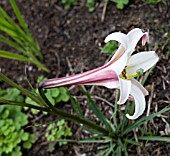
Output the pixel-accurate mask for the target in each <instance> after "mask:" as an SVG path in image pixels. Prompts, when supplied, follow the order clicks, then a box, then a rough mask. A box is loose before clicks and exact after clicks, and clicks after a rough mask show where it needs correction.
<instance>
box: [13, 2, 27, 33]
mask: <svg viewBox="0 0 170 156" xmlns="http://www.w3.org/2000/svg"><path fill="white" fill-rule="evenodd" d="M10 3H11V6H12V8H13V10H14V12H15V15H16V17H17V19H18V21H19V23H20V25H21V26H22V28H23V29H24V30H25V32H26V33H27V35H29V34H30V32H29V30H28V27H27V24H26V22H25V20H24V18H23V17H22V15H21V12H20V11H19V8H18V7H17V5H16V3H15V1H14V0H10Z"/></svg>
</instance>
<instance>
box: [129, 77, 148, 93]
mask: <svg viewBox="0 0 170 156" xmlns="http://www.w3.org/2000/svg"><path fill="white" fill-rule="evenodd" d="M131 82H132V83H133V84H134V85H135V86H137V87H138V88H139V89H140V90H141V91H142V93H143V94H144V95H145V96H146V95H148V94H149V93H148V91H147V90H146V89H145V88H144V87H143V86H142V85H141V84H140V83H139V82H138V81H137V80H136V79H131Z"/></svg>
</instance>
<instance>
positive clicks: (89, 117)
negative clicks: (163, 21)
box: [1, 2, 169, 155]
mask: <svg viewBox="0 0 170 156" xmlns="http://www.w3.org/2000/svg"><path fill="white" fill-rule="evenodd" d="M21 4H22V3H21ZM28 4H30V3H29V2H26V5H28ZM36 4H39V3H38V2H37V3H33V5H34V6H36ZM47 4H49V3H46V5H45V4H44V7H45V8H46V7H47V8H48V7H49V8H50V10H51V5H50V6H48V5H47ZM3 5H5V3H4V4H3ZM54 5H55V4H54ZM161 5H162V4H161ZM161 5H159V6H161ZM23 6H24V5H23ZM55 6H56V8H57V7H58V5H55ZM146 6H147V5H146ZM132 7H133V5H132ZM149 7H152V6H149ZM41 8H42V7H41ZM45 8H44V9H45ZM80 8H81V9H82V6H81V7H80ZM60 9H61V8H59V10H60ZM81 9H80V10H81ZM36 10H37V8H36ZM99 10H100V11H101V9H99ZM60 11H61V10H60ZM63 11H64V10H63ZM125 11H126V10H125ZM40 12H41V11H40ZM67 13H68V12H67ZM73 13H74V9H73V11H72V10H71V11H70V13H69V14H68V17H67V18H66V21H67V20H68V19H72V18H71V17H72V16H71V15H72V14H73ZM82 13H83V14H84V10H82ZM122 13H124V12H121V14H122ZM54 14H55V12H53V13H52V12H51V15H54ZM76 14H77V13H76ZM80 14H81V11H80ZM78 15H79V14H78ZM165 15H166V14H165ZM91 16H92V17H94V16H93V15H91V14H89V16H88V15H85V19H87V17H91ZM95 16H96V15H95ZM46 17H48V18H49V16H44V18H46ZM55 17H56V16H55ZM80 17H81V16H80ZM107 17H108V14H107V12H106V15H105V20H106V21H107ZM109 17H113V15H112V16H109ZM50 18H51V19H53V16H50ZM77 18H78V19H79V17H76V19H77ZM95 18H96V17H94V19H95ZM165 18H166V16H165ZM26 19H27V18H26ZM73 19H74V18H73ZM78 19H77V20H78ZM97 19H101V17H100V16H98V17H97ZM27 20H28V19H27ZM64 21H65V20H64ZM66 21H65V22H64V23H60V24H61V28H62V31H61V32H63V34H62V33H61V32H59V31H57V33H59V34H60V35H61V36H63V38H61V40H60V41H65V42H63V43H62V42H59V44H58V43H57V44H56V43H55V44H51V43H50V42H48V43H49V45H50V46H48V45H47V43H46V42H45V40H42V41H40V43H41V44H40V45H41V46H42V47H47V49H48V48H49V49H48V51H49V53H48V54H45V53H44V54H45V57H46V61H47V62H46V63H45V64H47V67H48V68H49V67H50V68H49V69H50V70H52V71H54V72H53V73H50V74H49V75H48V74H45V73H44V74H45V75H47V77H49V78H53V77H62V76H65V75H71V73H78V72H80V70H82V71H87V70H89V69H94V68H95V67H99V66H101V65H102V64H103V63H101V62H100V61H105V60H106V58H103V59H100V58H99V60H100V61H97V62H98V64H95V65H94V64H87V65H86V66H81V64H80V65H79V64H77V61H76V59H75V58H76V57H77V58H88V55H89V54H92V51H93V53H94V54H92V55H90V56H91V57H93V59H92V60H93V61H94V58H96V57H95V52H94V51H96V49H98V50H97V51H100V50H99V49H101V47H103V46H104V43H102V42H103V41H102V40H104V38H105V37H106V36H107V35H108V34H110V33H111V32H117V31H119V30H121V31H123V32H125V34H126V33H128V32H129V31H130V30H133V28H134V27H136V26H135V24H134V23H133V22H134V21H133V19H132V20H131V22H132V23H133V26H132V27H131V28H128V23H126V24H127V27H126V29H125V28H119V29H118V27H119V26H117V30H114V31H113V30H112V28H108V29H106V28H104V27H101V26H102V25H103V23H101V25H100V23H99V25H100V29H101V30H102V31H103V32H105V35H103V37H101V38H100V37H97V39H96V37H95V36H96V34H98V35H97V36H100V35H99V34H100V33H99V32H97V31H94V32H95V33H92V30H90V31H89V29H87V27H89V25H88V22H89V21H90V20H87V21H88V22H87V23H86V22H85V23H86V24H87V27H86V26H85V24H83V26H84V27H85V29H83V30H82V31H85V32H86V33H84V35H85V36H83V35H82V34H83V33H82V34H81V37H84V39H86V42H83V40H81V39H79V36H77V35H75V34H76V33H75V32H76V31H78V29H75V31H74V29H71V30H73V32H74V33H73V34H74V36H75V38H74V41H76V38H78V40H79V41H81V42H79V43H80V45H79V46H78V49H76V50H75V49H74V47H75V45H74V42H71V43H72V44H70V43H69V42H70V40H69V35H73V34H72V31H70V32H69V31H68V32H67V29H68V28H69V27H72V25H73V23H72V22H71V23H69V21H67V22H66ZM125 21H126V20H125ZM51 22H54V21H53V20H51ZM96 22H97V21H96ZM38 23H39V24H40V23H41V22H38ZM97 23H98V22H97ZM108 23H109V22H108ZM120 23H121V22H120ZM58 24H59V23H58ZM60 24H59V25H58V27H59V28H60ZM63 24H64V26H65V27H63ZM79 24H80V25H81V22H80V23H79ZM89 24H90V23H89ZM46 26H47V25H45V27H44V28H45V29H44V30H46V31H43V32H44V33H47V34H48V33H49V32H48V31H47V29H46V28H47V27H46ZM93 26H95V24H94V25H93ZM154 26H155V25H154ZM144 27H145V26H144ZM157 27H158V25H157ZM162 27H163V28H164V29H162V30H164V31H165V30H167V27H166V25H165V26H164V25H162ZM146 28H147V27H145V29H146ZM150 28H152V27H150ZM153 28H154V27H153ZM153 28H152V29H151V35H150V36H151V40H150V41H152V42H150V43H152V45H155V47H154V46H151V45H149V44H148V45H147V47H146V48H141V47H140V46H138V47H137V49H138V50H139V51H151V50H156V52H157V53H158V54H159V57H160V60H159V61H160V62H164V61H165V62H166V60H167V59H168V53H167V49H168V42H167V41H168V33H165V34H164V37H163V38H162V40H166V39H167V40H166V42H164V45H163V47H162V46H160V43H158V42H157V41H156V39H154V41H153V38H152V36H153V34H154V32H153ZM95 29H98V30H100V29H99V27H98V28H97V27H96V26H95ZM54 30H56V28H54ZM59 30H60V29H59ZM104 30H105V31H104ZM106 30H107V31H108V30H109V32H107V31H106ZM32 31H33V32H34V30H33V29H32ZM50 31H51V30H50ZM164 31H163V32H164ZM90 32H91V33H90ZM167 32H168V31H167ZM157 33H158V32H157V31H155V34H157ZM159 33H162V32H159ZM159 33H158V34H157V35H158V36H159ZM47 34H46V35H47ZM89 34H91V35H92V37H90V38H91V39H92V38H93V37H95V43H96V45H95V46H94V45H93V44H94V42H93V44H91V48H92V47H95V48H92V49H91V50H92V51H91V50H89V52H87V50H86V48H84V46H85V45H87V42H88V40H89V39H90V38H88V37H87V36H88V35H89ZM86 35H87V36H86ZM52 36H53V35H52ZM52 36H50V37H52ZM89 36H90V35H89ZM65 37H66V38H65ZM145 37H146V36H144V38H145ZM40 38H41V37H40ZM46 39H47V38H46ZM57 39H60V37H59V36H57ZM63 39H64V40H63ZM65 39H66V40H65ZM47 40H48V39H47ZM158 40H159V42H161V39H158ZM53 41H57V42H58V40H53ZM42 43H43V44H42ZM64 43H66V45H67V46H66V45H64ZM75 43H76V42H75ZM91 43H92V42H91ZM155 43H158V45H159V46H156V45H157V44H155ZM60 44H61V46H59V45H60ZM101 44H103V45H102V46H101ZM53 45H55V46H54V47H53ZM62 45H63V46H64V47H65V48H66V49H67V50H66V49H63V46H62ZM76 45H77V43H76ZM139 45H141V44H140V43H139ZM117 46H118V47H119V45H117V44H116V45H115V43H109V44H108V45H106V46H105V47H104V48H103V49H102V51H103V53H104V54H101V53H100V54H99V53H96V54H97V55H96V56H99V55H100V56H104V57H105V56H106V55H108V56H109V55H110V54H111V53H112V54H114V52H115V51H116V50H117V48H118V47H117ZM51 47H53V48H54V49H56V47H57V49H58V50H57V52H56V51H55V52H54V51H53V50H52V49H51ZM151 47H152V48H153V49H152V48H151ZM69 48H70V49H69ZM79 48H80V49H79ZM140 48H141V49H142V50H140ZM147 48H149V49H147ZM61 50H62V51H63V53H58V52H59V51H61ZM80 50H81V51H82V53H81V54H78V53H77V54H75V57H73V58H72V57H70V56H71V55H73V56H74V53H75V51H80ZM45 51H47V50H45ZM67 52H69V53H67ZM159 52H160V53H159ZM162 52H163V53H162ZM57 53H58V54H57ZM93 55H94V56H93ZM136 55H137V54H136ZM151 55H152V53H151ZM49 56H50V57H49ZM51 56H52V57H51ZM54 56H55V57H54ZM85 56H86V57H85ZM108 56H107V57H108ZM111 56H112V55H110V58H111ZM132 56H133V55H132ZM47 58H48V59H47ZM89 58H90V57H89ZM146 58H147V57H146ZM73 60H74V61H75V62H74V61H73ZM78 60H79V61H80V60H81V59H78ZM84 60H85V59H83V60H82V61H81V63H82V62H83V64H84V63H85V62H86V61H85V62H84ZM108 60H110V59H108ZM55 61H57V63H54V62H55ZM93 61H92V62H93ZM3 62H4V60H3V59H2V61H1V65H2V67H1V68H2V71H3V73H5V75H7V76H8V77H10V78H12V80H15V81H16V82H17V83H19V84H21V85H22V86H27V87H26V88H28V90H26V89H23V88H22V87H21V86H19V85H17V83H14V82H13V81H11V79H9V78H8V77H6V76H5V75H4V74H2V73H1V85H2V87H3V88H6V83H4V82H3V81H6V82H7V83H8V84H9V85H12V86H13V87H16V88H17V89H19V90H20V92H22V96H23V95H24V98H25V97H27V99H28V97H29V98H30V99H31V100H32V101H34V102H35V103H36V104H35V103H32V104H31V102H28V101H27V104H26V103H25V102H23V101H17V100H15V99H14V100H11V99H6V100H5V99H1V104H10V105H20V106H29V107H31V108H34V109H39V110H41V111H40V112H39V113H38V114H36V115H33V116H32V115H31V114H32V113H31V114H30V111H28V112H27V113H28V114H29V119H30V120H32V121H33V122H31V123H32V124H31V126H30V127H32V129H34V130H33V131H34V133H35V132H36V131H39V132H40V133H42V135H41V137H40V136H39V139H38V140H37V144H36V143H35V144H34V145H33V146H32V148H31V150H29V153H31V152H32V153H34V155H37V154H38V155H44V153H46V154H48V153H49V152H48V150H45V149H44V148H43V147H45V145H48V143H45V144H44V143H43V142H44V141H43V137H42V136H45V135H44V132H45V131H47V132H48V131H49V129H48V128H47V127H48V124H49V121H50V122H54V123H57V121H59V120H56V116H55V115H57V116H60V117H61V118H65V119H66V120H71V121H72V122H68V125H69V126H70V127H71V128H72V130H71V131H72V132H73V137H71V138H70V139H67V140H65V139H64V140H62V139H63V138H61V139H58V140H57V144H55V146H53V145H52V150H51V151H53V150H54V151H53V153H57V154H60V155H62V151H67V153H69V155H70V154H71V153H72V155H75V154H76V155H79V154H81V153H82V154H85V153H87V151H89V154H91V155H97V153H98V154H99V155H109V154H112V155H122V154H124V155H127V154H129V155H130V154H132V153H138V154H144V152H147V153H150V154H151V155H152V154H155V153H154V152H156V153H157V154H158V153H160V152H161V153H162V155H163V154H164V155H166V154H168V152H169V151H168V142H169V137H168V125H169V124H168V121H169V120H168V118H167V116H168V113H169V105H168V104H169V103H168V92H166V90H167V84H168V81H167V80H166V76H167V75H166V73H167V71H166V70H165V69H166V66H164V63H165V62H164V63H163V66H162V67H163V68H164V70H162V72H164V76H163V77H162V76H161V77H158V76H157V75H156V74H157V73H159V72H160V69H161V68H160V66H159V62H158V64H157V66H156V67H155V68H151V69H150V70H149V71H148V72H146V73H144V70H143V68H137V70H135V72H136V74H137V75H135V76H137V80H138V81H140V83H142V84H144V83H145V86H146V87H147V89H148V90H149V91H150V94H149V98H146V101H147V102H146V104H147V105H146V107H147V108H146V109H147V111H145V112H144V114H143V116H141V113H143V110H142V111H141V112H140V113H139V112H138V113H137V114H138V115H137V117H139V116H140V117H139V119H137V120H134V121H131V120H128V119H127V118H126V116H125V115H126V114H127V113H128V114H129V115H133V112H134V106H135V105H136V103H135V105H134V103H133V102H132V103H131V102H129V101H128V102H127V103H126V106H125V105H121V106H119V105H117V102H118V99H119V95H121V94H122V93H121V92H119V91H113V89H111V90H106V89H104V88H102V87H97V86H96V87H90V86H87V87H86V86H82V87H81V86H80V87H75V86H74V85H73V84H76V83H77V84H79V83H80V82H82V80H81V81H79V82H78V79H77V82H74V83H73V84H72V81H70V80H69V79H68V81H67V79H66V81H63V82H62V79H61V81H60V80H58V79H55V81H53V80H52V82H54V83H52V85H56V86H50V85H49V82H50V81H51V80H45V81H43V80H42V81H41V82H42V83H40V88H39V92H38V91H37V92H36V91H35V89H33V88H34V87H32V86H31V85H33V86H36V80H37V77H38V75H40V74H38V73H41V71H38V72H37V70H36V68H35V69H34V67H31V66H30V64H28V65H29V66H30V67H29V68H28V71H27V72H26V73H27V74H26V77H25V78H24V79H21V78H19V77H18V78H17V79H15V75H19V74H20V73H22V74H23V71H24V66H23V68H20V70H22V69H23V70H22V72H20V70H17V71H18V72H17V74H15V75H14V77H11V76H10V74H12V72H13V71H12V72H11V73H10V72H9V73H8V72H5V71H8V69H7V68H5V67H4V66H3ZM99 62H100V63H99ZM106 62H107V61H106ZM48 63H49V64H48ZM60 63H61V64H62V65H61V64H60ZM67 63H68V67H67V68H66V69H65V67H64V65H65V64H67ZM121 64H122V63H121ZM28 65H27V66H28ZM60 65H61V66H60ZM77 66H78V67H77ZM18 67H19V66H18ZM76 67H77V68H76ZM11 68H12V69H13V66H11ZM32 69H33V70H32ZM56 69H57V70H56ZM58 69H60V70H58ZM113 70H115V68H113ZM68 71H69V73H68ZM125 72H126V73H125ZM30 73H36V74H30ZM127 73H128V69H127V67H125V68H124V69H123V71H122V72H121V74H122V75H120V78H121V79H127V78H128V79H131V76H132V75H133V74H132V75H131V76H130V75H128V74H127ZM22 74H21V75H22ZM149 74H150V75H149ZM56 75H57V76H56ZM36 76H37V77H36ZM133 76H134V75H133ZM21 77H22V76H21ZM35 77H36V78H35ZM34 78H35V79H34ZM153 79H154V80H155V83H154V82H153ZM160 79H161V80H162V81H160ZM87 80H88V79H87ZM151 80H152V81H151ZM28 82H29V83H28ZM68 82H69V83H70V85H71V84H72V85H71V87H70V88H69V89H68V90H69V92H70V93H67V95H69V99H70V100H69V101H67V100H66V101H67V102H66V103H65V102H64V101H63V102H59V103H58V104H57V103H56V102H57V101H55V103H56V104H55V107H54V105H53V104H52V103H53V102H52V101H54V100H50V99H51V96H52V99H53V98H54V97H53V96H54V95H53V91H54V92H58V91H57V90H58V88H57V89H55V88H53V89H47V90H44V89H43V88H50V87H57V85H58V86H63V85H64V86H65V84H64V83H67V84H69V83H68ZM85 82H86V83H87V82H88V81H85ZM93 83H94V81H93ZM30 84H31V85H30ZM80 84H82V83H80ZM150 84H151V85H150ZM160 84H163V95H164V96H162V95H161V94H159V92H160V93H162V90H160V88H161V87H160V86H161V85H160ZM153 86H157V88H156V89H155V90H154V88H153ZM42 87H43V88H42ZM35 88H36V87H35ZM106 91H107V92H106ZM156 91H159V92H156ZM48 92H49V93H48ZM64 92H65V91H64ZM47 93H48V94H47ZM65 93H66V92H65ZM113 93H114V94H113ZM55 94H58V93H55ZM155 94H157V96H156V98H158V100H156V101H155ZM65 95H66V94H65ZM65 95H64V97H65ZM158 95H159V96H158ZM102 96H103V97H104V98H103V97H102ZM159 97H161V98H160V99H161V100H159ZM67 99H68V98H67ZM140 99H141V97H140ZM114 100H115V102H114V103H113V101H114ZM131 100H132V99H131ZM29 101H30V100H29ZM160 103H161V105H159V104H160ZM37 104H38V105H37ZM154 106H155V107H154ZM135 109H136V107H135ZM42 111H45V112H47V113H48V114H47V115H45V114H43V113H42ZM49 113H51V114H53V115H52V116H50V115H49ZM139 114H140V115H139ZM84 116H85V117H86V118H84ZM127 117H129V116H127ZM133 117H134V116H133ZM34 119H36V122H39V121H41V122H40V123H41V124H38V126H37V125H36V124H35V123H34V122H35V120H34ZM41 119H42V120H41ZM61 121H62V120H61ZM73 122H76V123H78V126H76V125H74V124H73ZM62 123H63V121H62ZM44 124H45V125H46V126H45V129H44V128H43V127H44ZM28 125H29V124H28ZM51 125H52V126H49V127H51V128H52V129H51V130H52V131H51V134H53V133H56V134H57V132H56V131H54V129H53V127H55V126H54V124H53V123H52V124H51ZM88 125H90V126H88ZM89 127H90V129H89ZM66 134H67V133H66ZM69 135H71V133H70V132H69ZM69 135H68V136H69ZM46 136H48V135H46ZM75 138H76V139H75ZM87 138H88V139H87ZM142 140H144V141H142ZM51 141H52V140H51ZM66 141H67V142H71V143H69V144H67V145H63V146H60V147H59V144H58V142H60V143H61V144H62V142H66ZM150 141H160V143H159V142H153V143H151V142H150ZM161 142H162V143H163V142H167V143H166V145H167V146H163V147H164V148H162V146H161ZM41 143H42V144H41ZM54 143H56V141H54ZM76 143H78V144H81V145H80V146H79V145H78V144H76ZM85 143H86V144H85ZM89 143H91V144H89ZM96 143H97V146H94V145H95V144H96ZM145 144H147V146H148V145H149V146H150V148H149V149H148V150H147V147H145ZM163 144H165V143H163ZM49 145H50V144H49ZM73 145H76V147H75V146H74V147H73ZM88 145H89V146H88ZM155 145H157V146H155ZM82 146H83V147H84V149H83V150H82V151H81V150H80V147H82ZM90 146H92V147H93V149H94V150H92V149H91V150H90V149H88V148H86V147H90ZM154 146H155V148H157V149H159V150H158V151H156V150H154ZM36 147H39V150H37V148H36ZM49 147H50V146H47V148H49ZM53 147H54V148H53ZM63 147H67V149H64V148H63ZM136 147H137V150H136ZM152 147H153V149H152ZM47 148H46V149H47ZM141 149H142V150H141ZM143 149H145V150H143ZM22 151H23V149H22ZM24 152H26V151H24Z"/></svg>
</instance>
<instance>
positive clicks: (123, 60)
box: [107, 53, 129, 75]
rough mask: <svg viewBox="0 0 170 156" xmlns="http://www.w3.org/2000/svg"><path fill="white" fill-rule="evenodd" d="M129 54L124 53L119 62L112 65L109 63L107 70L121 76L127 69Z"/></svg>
mask: <svg viewBox="0 0 170 156" xmlns="http://www.w3.org/2000/svg"><path fill="white" fill-rule="evenodd" d="M128 58H129V57H128V53H124V54H123V55H122V56H121V57H120V58H119V59H118V60H117V61H115V62H114V63H112V62H111V61H109V62H108V64H107V65H108V67H107V69H110V70H114V71H115V72H116V73H117V75H120V74H121V72H122V70H123V69H124V68H125V66H126V64H127V61H128Z"/></svg>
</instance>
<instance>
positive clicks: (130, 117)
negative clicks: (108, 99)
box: [126, 114, 139, 120]
mask: <svg viewBox="0 0 170 156" xmlns="http://www.w3.org/2000/svg"><path fill="white" fill-rule="evenodd" d="M126 117H127V118H128V119H130V120H135V119H137V118H138V117H139V116H136V117H133V116H130V115H129V114H126Z"/></svg>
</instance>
